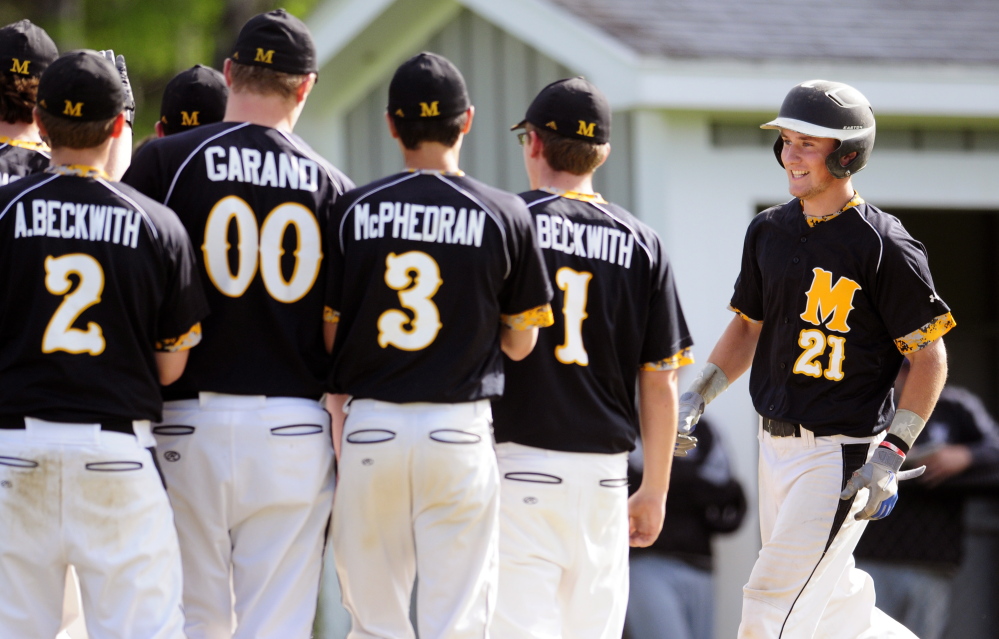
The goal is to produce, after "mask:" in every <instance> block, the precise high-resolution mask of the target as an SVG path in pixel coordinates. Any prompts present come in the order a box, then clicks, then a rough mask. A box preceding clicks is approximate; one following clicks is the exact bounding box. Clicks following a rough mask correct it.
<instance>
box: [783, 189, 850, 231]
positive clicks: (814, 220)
mask: <svg viewBox="0 0 999 639" xmlns="http://www.w3.org/2000/svg"><path fill="white" fill-rule="evenodd" d="M798 202H799V203H800V204H801V209H802V215H805V214H804V210H805V203H804V202H802V201H801V200H798ZM863 203H864V198H862V197H860V194H859V193H857V192H856V191H854V192H853V199H851V200H850V201H849V202H847V203H846V205H845V206H844V207H843V208H841V209H840V210H838V211H836V212H835V213H830V214H829V215H823V216H822V217H815V216H812V215H805V222H806V223H807V224H808V226H811V227H815V226H816V225H818V224H822V223H823V222H828V221H829V220H831V219H833V218H835V217H839V214H840V213H845V212H847V211H849V210H850V209H852V208H853V207H855V206H860V205H861V204H863Z"/></svg>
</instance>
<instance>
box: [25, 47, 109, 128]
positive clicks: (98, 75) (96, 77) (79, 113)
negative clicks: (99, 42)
mask: <svg viewBox="0 0 999 639" xmlns="http://www.w3.org/2000/svg"><path fill="white" fill-rule="evenodd" d="M38 106H39V107H40V108H41V109H42V110H44V111H45V112H46V113H49V114H51V115H55V116H58V117H62V118H66V119H67V120H75V121H79V122H95V121H99V120H110V119H111V118H113V117H115V116H116V115H118V114H119V113H121V112H122V110H123V109H124V108H125V89H124V87H123V86H122V84H121V76H120V75H118V70H117V69H115V67H114V64H112V63H111V62H110V61H109V60H108V59H107V58H105V57H104V56H103V55H101V54H100V53H97V52H96V51H92V50H90V49H81V50H79V51H70V52H69V53H66V54H64V55H63V56H62V57H60V58H58V59H57V60H56V61H55V62H53V63H52V64H51V65H49V68H48V69H46V70H45V73H43V74H42V78H41V80H39V82H38Z"/></svg>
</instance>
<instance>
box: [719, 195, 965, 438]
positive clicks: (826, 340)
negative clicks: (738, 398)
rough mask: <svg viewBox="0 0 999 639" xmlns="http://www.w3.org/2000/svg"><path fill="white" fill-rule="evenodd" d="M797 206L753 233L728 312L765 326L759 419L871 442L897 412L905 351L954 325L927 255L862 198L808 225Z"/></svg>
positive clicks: (758, 365)
mask: <svg viewBox="0 0 999 639" xmlns="http://www.w3.org/2000/svg"><path fill="white" fill-rule="evenodd" d="M809 221H810V220H808V219H806V217H805V215H804V213H803V211H802V207H801V203H800V202H799V201H798V200H797V199H795V200H791V201H790V202H787V203H786V204H782V205H779V206H775V207H773V208H770V209H767V210H766V211H763V212H762V213H760V214H759V215H757V216H756V218H755V219H754V220H753V221H752V223H751V224H750V225H749V229H748V231H747V233H746V240H745V245H744V247H743V255H742V270H741V272H740V274H739V278H738V280H737V281H736V284H735V293H734V295H733V296H732V301H731V305H730V308H731V309H732V310H734V311H736V312H738V313H740V314H741V315H742V316H743V317H744V318H745V319H748V320H750V321H754V322H762V323H763V326H762V328H761V332H760V339H759V342H758V344H757V347H756V355H755V357H754V359H753V367H752V372H751V375H750V380H749V388H750V393H751V395H752V397H753V404H754V406H755V407H756V410H757V411H758V412H759V413H760V414H761V415H763V416H765V417H771V418H774V419H780V420H785V421H789V422H794V423H798V424H801V425H803V426H805V427H806V428H808V429H809V430H811V431H813V432H814V433H815V434H816V435H823V436H824V435H848V436H852V437H867V436H870V435H872V434H875V433H879V432H881V431H882V430H884V429H885V428H887V427H888V424H889V423H891V419H892V416H893V415H894V404H893V397H892V386H893V384H894V383H895V377H896V375H897V374H898V371H899V368H900V367H901V365H902V358H903V356H904V354H905V353H908V352H911V351H913V350H918V349H920V348H922V347H923V346H925V345H926V344H928V343H929V342H930V341H932V340H934V339H937V338H939V337H940V336H942V335H943V334H944V333H946V332H947V331H948V330H950V329H951V328H952V327H953V326H954V319H953V317H952V316H951V314H950V308H949V307H948V306H947V304H945V303H944V301H943V300H942V299H940V297H939V296H938V295H937V294H936V292H935V291H934V288H933V278H932V277H931V275H930V269H929V264H928V260H927V255H926V249H925V248H924V247H923V245H922V244H921V243H919V242H917V241H916V240H914V239H913V238H912V237H911V236H910V235H909V233H908V232H907V231H906V230H905V228H903V227H902V224H901V222H899V221H898V218H896V217H894V216H891V215H888V214H886V213H884V212H882V211H880V210H879V209H877V208H876V207H874V206H872V205H870V204H867V203H866V202H864V201H863V199H862V198H860V197H859V196H858V197H856V198H855V199H854V200H853V201H852V202H851V204H850V205H849V206H848V207H846V209H845V210H844V211H843V212H841V213H840V214H839V215H837V216H835V217H832V219H827V220H826V221H823V222H821V223H817V224H809Z"/></svg>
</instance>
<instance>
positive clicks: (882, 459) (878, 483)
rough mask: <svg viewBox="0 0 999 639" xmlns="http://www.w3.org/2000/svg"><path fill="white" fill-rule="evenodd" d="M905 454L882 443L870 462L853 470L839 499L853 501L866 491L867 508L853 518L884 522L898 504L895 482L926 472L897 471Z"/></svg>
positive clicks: (918, 469) (921, 469)
mask: <svg viewBox="0 0 999 639" xmlns="http://www.w3.org/2000/svg"><path fill="white" fill-rule="evenodd" d="M903 461H905V454H904V453H903V452H902V451H901V449H899V448H898V447H896V446H893V445H891V444H889V443H887V442H882V443H881V445H880V446H878V448H877V449H876V450H875V451H874V454H873V455H872V456H871V461H869V462H867V463H866V464H864V465H863V466H861V467H860V469H859V470H856V471H854V473H853V475H852V476H851V477H850V481H848V482H847V483H846V488H844V489H843V492H842V493H840V495H839V498H840V499H853V497H854V496H855V495H856V494H857V493H858V492H859V491H860V490H861V489H862V488H867V489H868V491H869V494H868V496H867V505H866V506H864V509H863V510H862V511H860V512H859V513H857V514H856V515H855V518H856V519H884V518H885V517H887V516H888V514H889V513H891V511H892V509H893V508H894V507H895V503H896V502H897V501H898V482H900V481H904V480H906V479H912V478H914V477H919V476H920V475H922V474H923V471H925V470H926V466H920V467H919V468H915V469H913V470H906V471H903V472H899V470H898V469H899V468H901V467H902V462H903Z"/></svg>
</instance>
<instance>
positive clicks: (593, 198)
mask: <svg viewBox="0 0 999 639" xmlns="http://www.w3.org/2000/svg"><path fill="white" fill-rule="evenodd" d="M541 190H542V191H544V192H545V193H551V194H552V195H557V196H559V197H565V198H569V199H570V200H579V201H580V202H594V203H596V204H607V200H605V199H604V197H603V196H602V195H600V194H599V193H580V192H579V191H563V190H562V189H556V188H555V187H554V186H543V187H541Z"/></svg>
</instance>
